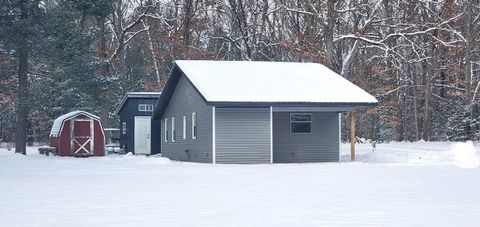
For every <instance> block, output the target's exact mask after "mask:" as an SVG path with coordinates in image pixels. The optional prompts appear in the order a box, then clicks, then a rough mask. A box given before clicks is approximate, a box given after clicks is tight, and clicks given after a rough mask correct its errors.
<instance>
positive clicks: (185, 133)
mask: <svg viewBox="0 0 480 227" xmlns="http://www.w3.org/2000/svg"><path fill="white" fill-rule="evenodd" d="M185 139H187V116H183V140H185Z"/></svg>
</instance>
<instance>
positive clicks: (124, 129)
mask: <svg viewBox="0 0 480 227" xmlns="http://www.w3.org/2000/svg"><path fill="white" fill-rule="evenodd" d="M122 134H123V135H125V134H127V122H122Z"/></svg>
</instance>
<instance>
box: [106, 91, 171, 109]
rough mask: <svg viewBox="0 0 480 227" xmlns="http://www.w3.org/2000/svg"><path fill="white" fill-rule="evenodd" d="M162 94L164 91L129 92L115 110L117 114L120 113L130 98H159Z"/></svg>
mask: <svg viewBox="0 0 480 227" xmlns="http://www.w3.org/2000/svg"><path fill="white" fill-rule="evenodd" d="M160 94H162V92H127V94H125V96H124V97H123V99H122V102H120V105H118V106H117V109H116V110H115V115H118V113H119V112H120V110H121V109H122V107H123V105H125V103H126V102H127V99H129V98H155V99H156V98H158V97H159V96H160Z"/></svg>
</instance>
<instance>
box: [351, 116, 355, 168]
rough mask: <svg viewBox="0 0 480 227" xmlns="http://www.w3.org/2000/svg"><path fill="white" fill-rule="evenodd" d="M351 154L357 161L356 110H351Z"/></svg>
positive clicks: (353, 159) (352, 158)
mask: <svg viewBox="0 0 480 227" xmlns="http://www.w3.org/2000/svg"><path fill="white" fill-rule="evenodd" d="M350 156H351V160H352V161H355V112H350Z"/></svg>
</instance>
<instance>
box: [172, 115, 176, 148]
mask: <svg viewBox="0 0 480 227" xmlns="http://www.w3.org/2000/svg"><path fill="white" fill-rule="evenodd" d="M175 134H176V133H175V117H172V142H175V139H176V138H175Z"/></svg>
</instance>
